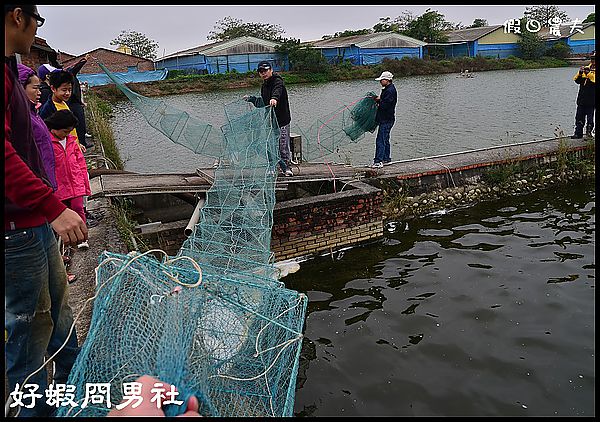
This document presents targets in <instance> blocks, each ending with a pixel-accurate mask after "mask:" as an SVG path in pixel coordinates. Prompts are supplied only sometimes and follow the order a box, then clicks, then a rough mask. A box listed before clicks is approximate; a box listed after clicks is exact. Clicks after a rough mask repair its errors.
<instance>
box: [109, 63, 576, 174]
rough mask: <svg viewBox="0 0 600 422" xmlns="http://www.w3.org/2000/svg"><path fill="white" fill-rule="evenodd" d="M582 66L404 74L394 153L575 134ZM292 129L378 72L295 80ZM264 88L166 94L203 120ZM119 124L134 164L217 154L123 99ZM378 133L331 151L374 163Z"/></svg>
mask: <svg viewBox="0 0 600 422" xmlns="http://www.w3.org/2000/svg"><path fill="white" fill-rule="evenodd" d="M576 70H577V69H576V68H571V67H569V68H556V69H536V70H503V71H490V72H480V73H476V74H475V77H474V78H470V79H467V78H459V77H457V75H456V74H445V75H428V76H411V77H404V78H397V79H396V80H395V81H394V83H395V85H396V88H397V90H398V105H397V107H396V124H395V125H394V127H393V129H392V133H391V138H390V143H391V151H392V159H393V160H403V159H411V158H419V157H424V156H432V155H438V154H446V153H451V152H457V151H465V150H470V149H477V148H484V147H489V146H496V145H506V144H509V143H516V142H523V141H532V140H535V139H544V138H552V137H554V133H555V128H556V127H559V128H561V129H562V130H563V131H564V132H565V133H566V134H567V135H570V134H572V131H573V127H574V116H575V108H576V104H575V100H576V98H577V90H578V85H577V84H575V83H574V82H573V79H572V77H573V75H574V74H575V73H576ZM287 88H288V93H289V97H290V110H291V114H292V131H293V132H294V131H295V132H297V133H301V132H300V131H299V130H298V129H305V130H306V129H307V128H308V127H310V125H311V124H313V123H314V122H315V121H316V120H317V119H319V118H322V117H324V116H326V115H327V114H329V113H331V112H333V111H335V110H337V109H338V108H339V107H341V106H342V105H344V104H350V103H352V102H354V101H356V100H357V99H358V98H360V97H361V96H363V95H364V94H366V93H367V92H369V91H373V92H375V93H379V92H380V91H381V86H380V85H379V83H378V82H376V81H373V80H356V81H342V82H328V83H323V84H298V85H289V86H288V87H287ZM246 94H256V95H258V89H257V88H253V89H249V88H244V89H236V90H226V91H218V92H209V93H192V94H182V95H174V96H166V97H161V99H162V100H164V101H165V102H167V103H168V104H170V105H172V106H174V107H177V108H179V109H181V110H185V111H187V112H189V113H190V114H192V115H194V116H196V117H198V118H199V119H201V120H202V121H205V122H207V123H211V124H213V125H215V126H220V125H222V124H224V123H225V117H224V113H223V105H224V104H228V103H230V102H232V101H235V100H238V99H240V98H241V97H242V96H244V95H246ZM112 122H113V129H114V132H115V137H116V139H117V144H118V146H119V150H120V152H121V156H122V158H123V159H124V160H126V163H125V167H126V169H127V170H131V171H135V172H139V173H187V172H194V171H195V169H196V168H197V167H198V166H201V165H210V164H212V162H213V160H212V159H207V158H206V157H202V156H198V155H195V154H193V153H191V152H190V151H189V150H188V149H186V148H184V147H182V146H180V145H176V144H173V143H172V142H171V141H170V140H169V139H168V138H166V137H165V136H164V135H162V134H161V133H159V132H157V131H156V130H155V129H153V128H152V127H151V126H150V125H148V123H147V122H146V121H145V120H144V118H143V116H142V115H141V114H140V113H139V112H138V111H137V110H135V108H134V107H133V105H132V104H131V103H130V102H129V101H127V102H120V103H118V104H117V105H116V106H115V118H114V119H113V121H112ZM375 137H376V132H375V133H372V134H371V133H367V134H366V135H365V137H364V138H363V139H362V140H361V141H359V142H358V143H357V144H351V145H349V146H347V147H346V148H344V149H343V151H341V152H340V153H339V154H332V155H330V156H328V157H326V158H327V159H328V160H332V161H334V162H347V161H349V162H351V163H352V164H353V165H363V164H367V163H370V162H371V161H372V159H373V155H374V153H375Z"/></svg>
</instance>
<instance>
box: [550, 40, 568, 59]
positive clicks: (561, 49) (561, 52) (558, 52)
mask: <svg viewBox="0 0 600 422" xmlns="http://www.w3.org/2000/svg"><path fill="white" fill-rule="evenodd" d="M571 52H572V50H571V47H569V46H568V45H567V44H566V43H565V42H563V41H559V42H557V43H556V44H554V45H553V46H552V47H550V48H549V49H547V50H546V53H545V54H544V55H545V56H549V57H554V58H557V59H566V58H567V57H569V55H571Z"/></svg>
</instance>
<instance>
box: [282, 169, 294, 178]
mask: <svg viewBox="0 0 600 422" xmlns="http://www.w3.org/2000/svg"><path fill="white" fill-rule="evenodd" d="M283 174H284V175H285V176H287V177H292V176H293V175H294V172H293V171H292V170H291V169H287V170H286V171H285V173H283Z"/></svg>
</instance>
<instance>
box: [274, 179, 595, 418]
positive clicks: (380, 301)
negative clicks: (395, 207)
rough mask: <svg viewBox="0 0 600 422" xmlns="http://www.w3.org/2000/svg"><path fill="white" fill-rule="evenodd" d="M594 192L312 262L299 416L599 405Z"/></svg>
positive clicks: (468, 215) (304, 272) (495, 211)
mask: <svg viewBox="0 0 600 422" xmlns="http://www.w3.org/2000/svg"><path fill="white" fill-rule="evenodd" d="M594 201H595V192H594V187H593V186H591V187H586V186H583V185H575V186H569V187H563V188H560V189H557V191H556V192H549V191H539V192H535V193H533V194H528V195H526V196H520V197H514V198H511V200H510V203H509V206H507V204H506V200H502V201H495V202H488V203H483V204H481V205H479V206H476V207H473V208H469V209H462V210H456V211H453V212H450V213H448V214H446V215H437V216H430V217H428V218H424V219H420V220H415V221H411V223H410V227H408V228H406V229H404V227H405V226H406V225H405V224H404V223H403V222H397V224H396V226H397V227H400V228H401V229H400V230H395V231H394V232H393V233H388V234H387V235H386V239H385V240H384V241H381V242H377V243H374V244H372V245H370V246H367V247H361V248H354V249H351V250H347V251H346V252H345V254H344V256H343V257H342V259H340V260H332V259H331V258H330V257H323V258H319V259H316V260H314V261H311V262H307V263H305V264H303V266H302V268H301V270H300V271H299V272H298V273H295V274H292V275H290V276H288V277H286V278H285V279H284V280H285V282H286V285H287V286H288V287H290V288H293V289H296V290H299V291H305V292H309V305H308V315H307V321H306V327H305V336H306V337H305V338H304V343H303V349H302V353H301V363H300V371H299V376H298V385H297V391H296V403H295V414H296V415H297V416H323V415H350V416H358V415H379V416H386V415H389V416H391V415H401V416H412V415H414V416H426V415H452V416H459V415H466V416H475V415H490V416H497V415H509V416H520V415H593V414H594V403H595V401H594V392H595V387H594V381H595V369H594V350H595V348H594V287H595V262H594V234H595V202H594Z"/></svg>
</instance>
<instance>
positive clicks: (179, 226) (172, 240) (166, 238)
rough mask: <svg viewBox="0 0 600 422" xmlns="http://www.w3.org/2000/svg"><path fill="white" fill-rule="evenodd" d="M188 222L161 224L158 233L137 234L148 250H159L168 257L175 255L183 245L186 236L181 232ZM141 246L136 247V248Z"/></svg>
mask: <svg viewBox="0 0 600 422" xmlns="http://www.w3.org/2000/svg"><path fill="white" fill-rule="evenodd" d="M188 221H189V220H179V221H173V222H171V223H164V224H161V225H160V227H159V229H158V231H151V232H148V233H140V234H138V235H137V236H138V238H140V239H141V240H142V241H143V242H144V243H145V245H146V246H147V247H148V248H149V249H154V248H160V249H162V250H163V251H165V252H166V253H168V254H169V255H175V254H176V253H177V251H179V248H180V247H181V245H182V244H183V242H184V240H185V239H186V236H185V234H184V232H183V230H184V229H185V226H187V223H188ZM139 247H141V245H138V248H139Z"/></svg>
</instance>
